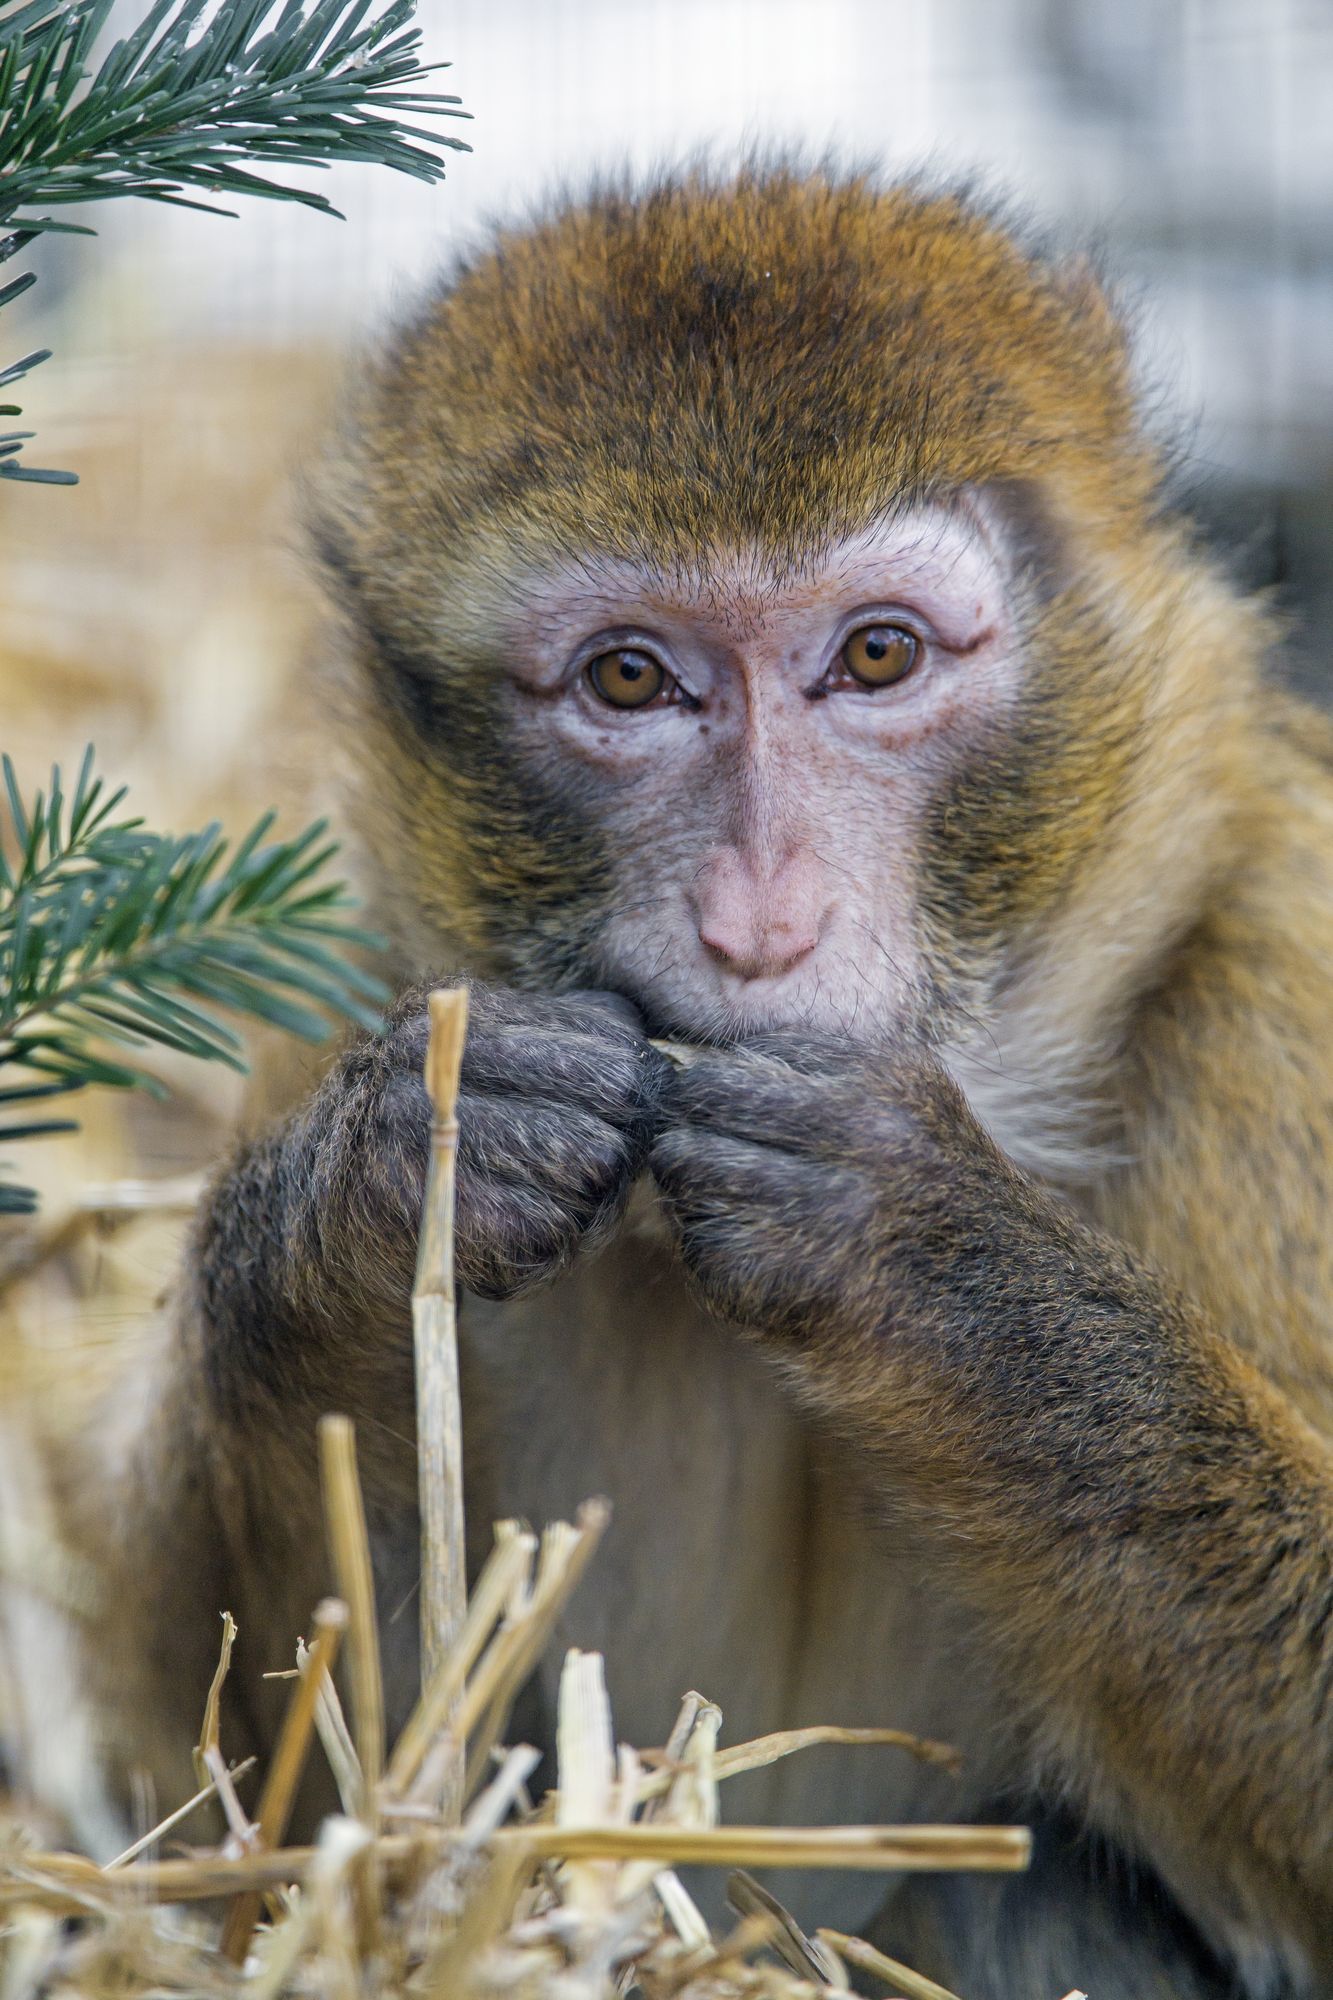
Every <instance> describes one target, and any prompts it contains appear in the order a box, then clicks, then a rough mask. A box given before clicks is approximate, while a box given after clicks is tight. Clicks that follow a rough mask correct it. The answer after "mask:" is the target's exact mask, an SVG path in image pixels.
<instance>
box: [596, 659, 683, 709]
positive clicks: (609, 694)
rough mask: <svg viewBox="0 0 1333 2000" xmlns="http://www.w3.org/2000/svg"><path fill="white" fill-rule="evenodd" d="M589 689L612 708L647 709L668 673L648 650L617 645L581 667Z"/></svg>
mask: <svg viewBox="0 0 1333 2000" xmlns="http://www.w3.org/2000/svg"><path fill="white" fill-rule="evenodd" d="M584 671H585V672H586V674H587V676H588V682H589V685H590V686H591V688H592V691H593V693H594V694H595V695H597V696H598V698H599V699H600V700H602V701H605V702H609V703H610V705H611V707H612V708H647V706H648V704H649V702H650V701H656V699H657V697H658V696H659V695H660V694H662V693H663V692H664V691H665V690H666V689H667V688H668V687H670V686H672V685H673V683H672V680H671V676H670V675H669V674H668V672H667V670H666V668H665V667H664V666H663V665H662V664H661V662H660V661H658V660H655V659H654V658H653V656H652V654H651V653H641V652H640V651H639V649H638V647H637V646H617V647H616V648H615V649H614V651H613V652H610V653H599V654H598V655H597V658H596V659H595V660H589V662H588V664H587V667H586V668H585V669H584Z"/></svg>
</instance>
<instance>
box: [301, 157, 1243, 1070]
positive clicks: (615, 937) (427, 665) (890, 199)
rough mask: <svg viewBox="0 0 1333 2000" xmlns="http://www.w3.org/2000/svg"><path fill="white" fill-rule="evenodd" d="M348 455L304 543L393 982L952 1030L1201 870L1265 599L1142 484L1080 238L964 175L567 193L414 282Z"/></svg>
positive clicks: (1134, 431)
mask: <svg viewBox="0 0 1333 2000" xmlns="http://www.w3.org/2000/svg"><path fill="white" fill-rule="evenodd" d="M344 447H345V448H344V450H343V451H342V453H341V455H340V457H339V459H338V462H337V465H336V467H334V468H333V470H332V471H331V473H330V475H329V476H328V477H327V478H326V480H325V481H324V484H323V489H322V494H321V498H320V502H319V507H318V515H317V531H318V536H319V541H320V545H321V548H322V550H323V553H324V556H325V559H326V561H327V564H328V566H329V568H330V570H331V572H332V573H333V574H334V576H335V577H336V579H337V580H338V584H339V588H340V591H341V595H342V599H343V603H344V607H345V610H346V614H347V622H348V628H349V632H350V634H351V646H350V652H351V655H352V659H351V672H350V676H349V684H350V687H351V690H352V695H353V717H354V721H353V728H354V751H355V758H356V761H357V762H358V764H359V765H360V766H361V769H362V774H363V780H364V782H363V785H362V807H361V811H362V817H363V823H364V826H363V830H364V832H365V835H366V838H367V840H368V842H369V845H370V847H371V849H372V852H373V854H374V856H375V858H376V860H377V864H378V884H379V891H380V902H379V904H378V907H377V909H376V911H375V914H376V915H378V916H379V917H380V918H381V919H382V920H383V921H384V922H385V923H386V924H387V925H388V926H389V927H391V928H392V929H394V930H395V931H396V933H397V937H398V942H399V944H400V947H401V949H402V951H403V953H404V955H405V956H406V958H407V959H408V960H409V961H410V962H411V963H412V964H414V965H415V966H417V967H427V968H428V967H430V966H431V965H432V964H435V963H440V962H444V961H445V960H446V959H447V958H448V957H450V956H454V957H456V956H457V955H458V953H459V951H460V948H461V954H462V956H463V957H464V959H465V960H466V961H467V962H468V963H470V964H471V965H473V966H474V967H475V968H476V969H477V970H478V971H480V972H485V973H488V974H491V975H493V976H501V977H507V978H509V979H511V980H517V981H519V982H520V983H533V984H542V985H554V986H575V985H579V986H586V985H597V986H610V987H613V988H617V989H619V990H621V991H623V992H625V993H626V994H628V995H630V996H631V997H632V998H634V999H636V1000H637V1001H638V1002H639V1003H640V1004H641V1005H642V1006H643V1007H644V1009H645V1010H646V1012H647V1014H648V1016H649V1018H650V1020H651V1021H652V1022H653V1023H654V1024H655V1025H656V1026H657V1027H658V1028H659V1029H661V1030H663V1031H665V1032H670V1033H675V1034H684V1035H720V1036H726V1035H731V1034H735V1033H743V1032H746V1031H750V1030H755V1029H758V1028H762V1027H764V1026H767V1025H774V1024H786V1023H795V1022H804V1021H809V1022H811V1023H812V1024H813V1025H814V1026H816V1027H822V1028H832V1029H841V1030H844V1031H845V1030H851V1031H854V1032H861V1031H867V1032H874V1031H876V1030H877V1029H883V1028H886V1027H891V1026H893V1025H894V1024H897V1023H900V1022H901V1021H903V1020H904V1018H905V1017H911V1018H912V1019H913V1020H914V1022H915V1023H916V1024H917V1025H920V1024H922V1023H925V1024H927V1025H928V1026H929V1027H930V1028H931V1029H933V1030H934V1031H935V1032H936V1033H938V1034H940V1035H943V1036H948V1035H952V1034H956V1033H957V1032H959V1027H960V1024H961V1023H963V1022H965V1021H966V1020H968V1019H975V1018H977V1016H978V1015H981V1016H983V1017H984V1016H985V1015H986V1012H987V1009H988V1008H990V1009H993V1007H994V1006H995V1005H997V1004H998V998H997V996H1002V995H1003V994H1004V992H1006V991H1007V990H1011V989H1012V988H1013V987H1014V986H1015V984H1016V983H1021V982H1022V981H1023V979H1025V978H1030V977H1031V976H1032V971H1033V967H1034V964H1035V963H1036V961H1037V958H1038V957H1039V956H1041V955H1042V954H1039V952H1038V944H1039V943H1040V944H1041V946H1042V953H1044V957H1043V964H1048V962H1049V964H1053V963H1054V960H1053V959H1052V958H1051V952H1050V950H1049V949H1048V947H1049V945H1050V941H1051V940H1052V939H1053V938H1055V937H1057V935H1058V934H1059V931H1060V925H1061V923H1062V922H1063V923H1066V924H1080V923H1081V924H1083V925H1084V927H1085V928H1086V926H1087V923H1088V921H1089V919H1088V914H1087V913H1088V909H1089V908H1090V907H1091V905H1090V903H1089V900H1088V899H1089V897H1090V895H1091V894H1092V892H1093V889H1094V888H1095V889H1096V892H1097V897H1098V898H1099V900H1098V901H1097V903H1096V908H1097V910H1098V912H1099V913H1100V916H1099V921H1101V922H1102V923H1103V924H1104V925H1105V926H1108V927H1109V929H1108V933H1107V936H1106V939H1105V943H1106V945H1107V947H1108V951H1107V955H1106V962H1107V964H1108V966H1109V965H1112V964H1113V963H1114V960H1115V953H1116V951H1117V950H1123V948H1124V946H1125V942H1126V934H1127V932H1132V931H1133V929H1134V927H1135V925H1140V926H1142V924H1143V923H1144V922H1145V921H1146V919H1145V918H1144V914H1143V911H1144V905H1145V903H1147V904H1148V905H1151V906H1152V908H1153V910H1154V911H1163V910H1164V911H1167V912H1168V913H1169V912H1170V910H1171V909H1172V908H1173V907H1174V903H1173V899H1175V900H1179V898H1178V897H1177V896H1176V890H1175V888H1174V887H1173V884H1175V882H1176V878H1177V877H1178V876H1180V875H1181V874H1182V872H1183V873H1186V874H1187V873H1188V872H1189V870H1190V869H1191V868H1193V867H1197V866H1198V865H1200V864H1199V861H1198V857H1199V854H1200V852H1201V840H1202V844H1203V847H1205V848H1206V846H1207V840H1206V839H1203V835H1204V834H1205V833H1206V831H1207V829H1206V826H1205V820H1203V819H1201V818H1200V812H1201V811H1203V810H1204V809H1203V808H1202V807H1201V806H1199V801H1200V800H1202V799H1203V798H1204V797H1205V795H1206V792H1207V778H1208V773H1209V771H1210V770H1211V769H1212V768H1213V765H1214V764H1215V762H1216V760H1217V758H1218V757H1220V756H1222V755H1223V754H1224V752H1223V750H1222V749H1221V748H1219V746H1220V745H1221V744H1222V743H1223V742H1224V740H1230V738H1231V737H1232V736H1234V734H1235V731H1234V728H1233V727H1232V724H1233V723H1234V719H1235V717H1236V715H1237V714H1238V713H1239V712H1240V708H1241V707H1243V693H1242V691H1243V690H1244V689H1246V688H1248V687H1249V685H1250V674H1251V661H1250V657H1249V656H1250V654H1251V653H1252V652H1253V650H1254V649H1255V647H1256V646H1257V645H1258V643H1259V639H1258V637H1257V628H1255V627H1254V626H1253V624H1252V623H1250V622H1247V621H1249V620H1250V618H1251V614H1250V613H1249V612H1248V611H1247V610H1246V608H1245V607H1244V606H1241V605H1239V604H1238V603H1237V602H1236V601H1235V600H1233V599H1232V598H1231V597H1230V596H1229V595H1228V594H1227V593H1226V592H1225V590H1224V589H1223V588H1222V586H1220V585H1219V584H1218V583H1217V582H1216V581H1215V580H1213V579H1212V578H1211V577H1210V576H1209V575H1208V573H1207V571H1206V570H1205V569H1204V567H1203V565H1202V564H1201V563H1200V562H1199V561H1198V559H1197V558H1196V557H1195V556H1194V555H1193V554H1192V552H1191V550H1190V547H1189V544H1188V542H1187V540H1186V538H1185V536H1184V535H1183V533H1182V532H1181V531H1180V530H1179V529H1177V528H1175V527H1173V526H1171V525H1170V524H1169V523H1165V522H1164V521H1163V520H1162V519H1161V518H1160V517H1159V514H1158V511H1157V509H1158V503H1157V489H1158V485H1159V467H1158V463H1157V460H1156V456H1155V454H1154V452H1153V450H1152V449H1151V448H1150V447H1149V445H1148V444H1147V443H1146V442H1145V440H1144V438H1143V435H1142V433H1141V430H1140V427H1139V424H1138V421H1137V417H1136V411H1135V406H1134V398H1133V394H1132V389H1131V383H1130V377H1129V371H1128V364H1127V357H1126V346H1125V340H1124V337H1123V333H1122V330H1121V328H1120V326H1119V324H1118V322H1117V320H1116V318H1115V317H1114V315H1113V313H1112V312H1111V310H1110V308H1109V307H1108V305H1107V302H1106V299H1105V297H1104V295H1103V293H1102V291H1101V290H1100V288H1099V286H1098V285H1097V283H1096V282H1095V280H1094V278H1093V277H1092V275H1091V274H1090V272H1089V270H1088V269H1087V267H1086V266H1084V265H1081V264H1080V265H1076V266H1073V267H1062V266H1060V265H1059V264H1057V263H1055V262H1052V261H1050V260H1048V259H1046V258H1045V257H1044V256H1042V255H1040V254H1038V253H1037V252H1035V251H1032V250H1030V249H1028V248H1026V247H1024V245H1023V244H1022V242H1021V241H1020V240H1018V239H1017V238H1016V237H1015V236H1014V235H1012V234H1011V233H1009V232H1007V231H1006V230H1005V229H1004V228H1002V227H1000V226H999V225H997V224H996V222H995V221H994V220H992V219H991V218H990V217H989V216H988V215H987V214H986V213H985V212H984V211H983V210H981V209H979V208H977V207H974V206H972V205H970V204H969V203H968V202H967V201H966V200H965V199H963V198H961V197H958V196H954V195H932V194H929V193H923V192H921V191H920V190H918V189H915V188H912V187H907V188H890V189H888V190H884V189H881V188H878V187H876V186H875V185H873V184H872V183H871V182H869V181H868V180H865V179H860V178H854V179H842V180H839V179H837V178H831V177H829V176H827V175H825V174H822V173H816V174H813V175H809V176H805V175H798V174H794V173H791V172H788V171H785V170H775V171H763V172H752V173H747V174H743V175H741V176H740V177H739V178H737V179H734V180H729V181H726V182H720V181H714V180H710V179H709V178H707V177H706V176H699V177H689V176H687V177H685V178H682V179H680V180H678V181H672V182H669V183H667V184H663V185H657V186H655V187H654V188H652V189H651V190H649V191H648V192H646V193H642V194H638V195H634V196H631V195H628V194H625V193H622V192H615V191H609V192H603V193H601V194H599V195H596V196H594V197H593V198H592V199H590V200H588V201H587V202H586V203H583V204H581V205H576V206H571V207H567V208H563V209H561V210H559V211H558V212H556V213H554V214H553V215H552V216H551V217H550V218H549V219H547V220H545V221H543V222H540V223H538V224H537V225H535V226H533V227H530V228H527V229H523V230H515V231H513V232H512V233H503V234H501V235H500V236H499V237H498V238H497V239H496V240H495V241H494V242H493V244H492V245H491V246H490V247H489V248H488V249H487V251H486V252H485V254H483V255H481V256H479V257H478V258H477V259H476V261H474V262H472V263H471V264H469V265H466V266H464V267H463V268H462V269H461V270H460V271H459V272H457V273H456V274H455V275H454V276H453V277H452V278H451V279H450V280H449V282H448V283H447V284H446V285H445V286H444V287H443V288H442V289H441V290H440V291H439V292H438V294H437V295H436V296H434V297H433V298H432V299H431V300H430V302H429V303H428V304H427V306H426V307H425V309H424V310H423V311H421V312H420V313H419V314H418V316H417V317H416V318H415V319H414V320H413V321H412V323H411V324H409V325H408V326H407V327H406V328H405V329H404V330H403V331H402V332H401V333H400V334H399V336H398V338H397V340H396V342H395V343H394V344H393V345H392V347H391V349H390V351H389V352H388V354H387V355H386V356H385V358H384V359H383V361H382V362H381V364H380V365H379V367H378V368H377V370H376V371H375V373H374V375H373V378H372V380H371V382H370V383H369V385H368V388H367V391H366V394H365V397H364V400H363V402H362V405H361V407H360V408H359V410H358V412H357V415H356V417H355V420H354V422H353V424H352V425H351V427H350V428H349V431H348V434H347V436H346V438H345V440H344ZM1214 643H1216V649H1217V650H1216V652H1214ZM1202 653H1207V654H1208V655H1209V659H1210V669H1209V671H1208V672H1201V671H1200V670H1199V667H1198V661H1199V658H1200V657H1201V654H1202ZM1185 661H1191V662H1193V664H1192V665H1189V666H1188V667H1187V666H1186V665H1183V664H1182V662H1185ZM1224 718H1225V720H1224ZM1167 739H1170V742H1171V744H1172V745H1173V746H1174V747H1173V748H1172V749H1171V751H1170V755H1169V756H1168V755H1167V754H1166V752H1165V750H1164V747H1163V746H1164V744H1166V742H1167ZM1168 766H1169V768H1170V769H1172V770H1175V771H1177V772H1179V771H1187V772H1188V774H1189V775H1188V776H1187V777H1186V778H1184V779H1182V780H1181V782H1180V783H1178V784H1177V785H1176V786H1175V788H1174V790H1173V791H1172V795H1171V797H1170V799H1169V801H1168V802H1167V803H1166V804H1165V806H1164V805H1163V800H1162V772H1163V771H1164V770H1166V769H1167V768H1168ZM1196 808H1197V809H1196ZM1205 818H1206V814H1205ZM1145 841H1146V842H1147V846H1146V849H1145V844H1144V843H1145ZM1131 854H1132V855H1133V856H1134V857H1135V865H1134V867H1133V869H1132V870H1131V869H1129V866H1128V861H1127V857H1128V856H1130V855H1131ZM1190 856H1193V857H1194V859H1193V860H1190V859H1189V857H1190ZM1145 868H1146V870H1147V873H1146V875H1145ZM1131 876H1132V879H1130V878H1131ZM1108 899H1109V900H1108ZM1171 921H1172V919H1171V918H1170V916H1169V914H1168V916H1167V917H1166V918H1165V919H1164V927H1165V929H1168V930H1169V928H1170V922H1171ZM1152 923H1154V924H1158V927H1159V928H1162V927H1163V924H1159V920H1158V917H1157V916H1154V917H1153V918H1152ZM1049 964H1048V970H1049ZM1084 970H1085V971H1086V968H1084ZM1043 976H1044V975H1043ZM1052 976H1056V975H1055V974H1052ZM1109 976H1110V975H1109V974H1108V977H1109Z"/></svg>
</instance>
